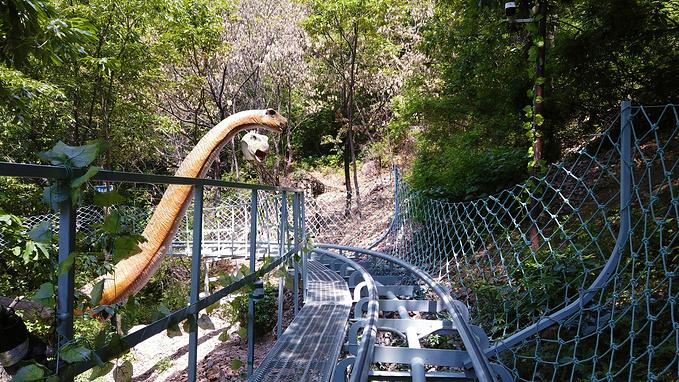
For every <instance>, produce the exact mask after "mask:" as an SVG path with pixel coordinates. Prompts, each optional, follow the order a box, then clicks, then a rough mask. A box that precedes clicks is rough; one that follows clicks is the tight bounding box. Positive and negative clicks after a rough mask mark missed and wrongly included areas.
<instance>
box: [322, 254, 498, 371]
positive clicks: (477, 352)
mask: <svg viewBox="0 0 679 382" xmlns="http://www.w3.org/2000/svg"><path fill="white" fill-rule="evenodd" d="M316 246H317V247H319V248H322V249H326V250H327V249H335V250H340V251H349V252H354V253H362V254H365V255H369V256H373V257H377V258H381V259H383V260H387V261H389V262H392V263H394V264H397V265H399V266H401V267H403V268H405V269H406V270H408V271H409V272H411V273H412V274H414V275H415V276H417V277H418V278H419V279H421V280H422V281H424V282H425V283H426V284H427V285H429V287H430V288H432V290H434V292H436V294H437V295H438V296H439V298H440V299H441V301H443V303H444V304H445V307H446V310H447V311H448V313H450V315H451V316H452V321H453V323H454V324H455V326H456V328H457V330H458V333H459V335H460V337H461V338H462V342H463V343H464V346H465V349H466V350H467V353H468V354H469V358H470V361H471V365H472V367H473V369H474V372H475V373H476V376H477V377H478V379H479V380H480V381H481V382H490V381H496V380H497V379H496V378H495V373H494V372H493V371H492V370H493V368H492V366H491V364H490V362H489V361H488V358H486V354H485V353H484V351H483V350H482V349H481V347H480V346H479V344H478V343H477V342H476V341H475V340H474V334H473V332H472V330H471V329H470V327H469V324H468V323H467V322H466V321H465V319H464V316H463V313H462V312H461V311H460V309H459V308H458V307H457V306H456V305H455V304H454V303H453V299H452V297H450V293H449V292H448V290H447V288H445V287H444V286H443V285H441V284H439V283H437V282H436V281H434V279H432V278H431V276H429V275H428V274H427V273H425V272H423V271H421V270H420V269H418V268H416V267H415V266H413V265H412V264H410V263H407V262H405V261H403V260H401V259H398V258H395V257H393V256H390V255H387V254H385V253H381V252H377V251H373V250H369V249H364V248H356V247H351V246H345V245H335V244H316Z"/></svg>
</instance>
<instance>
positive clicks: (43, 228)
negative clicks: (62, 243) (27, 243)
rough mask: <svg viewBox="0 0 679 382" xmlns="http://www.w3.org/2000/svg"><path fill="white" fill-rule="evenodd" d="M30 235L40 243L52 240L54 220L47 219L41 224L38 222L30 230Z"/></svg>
mask: <svg viewBox="0 0 679 382" xmlns="http://www.w3.org/2000/svg"><path fill="white" fill-rule="evenodd" d="M28 237H30V238H31V240H33V241H37V242H38V243H49V242H50V241H52V222H50V221H49V220H46V221H44V222H42V223H40V224H36V225H34V226H33V228H31V230H30V231H28Z"/></svg>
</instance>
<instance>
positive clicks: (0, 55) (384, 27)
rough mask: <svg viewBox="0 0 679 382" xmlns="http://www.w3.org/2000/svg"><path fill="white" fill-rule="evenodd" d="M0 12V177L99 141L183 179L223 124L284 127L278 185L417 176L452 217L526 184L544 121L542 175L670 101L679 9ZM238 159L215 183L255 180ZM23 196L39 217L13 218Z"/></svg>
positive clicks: (325, 4)
mask: <svg viewBox="0 0 679 382" xmlns="http://www.w3.org/2000/svg"><path fill="white" fill-rule="evenodd" d="M0 4H1V7H0V136H1V137H2V139H0V160H3V161H13V162H37V161H38V156H37V154H38V153H39V152H41V151H44V150H47V149H48V148H49V147H51V146H53V145H54V143H55V142H57V141H58V140H63V141H65V142H67V143H69V144H73V145H77V144H83V143H85V142H88V141H91V140H95V139H99V140H101V141H104V142H106V148H105V150H104V153H103V155H101V156H100V158H99V159H98V161H99V163H98V165H101V166H103V167H105V168H110V169H117V170H128V171H143V172H153V173H172V172H173V169H174V168H175V167H176V165H177V164H178V163H179V161H180V160H181V158H183V156H184V155H185V154H186V152H187V151H188V150H189V149H190V148H191V147H192V146H193V144H195V143H196V142H197V140H198V139H199V138H200V137H201V136H202V134H203V133H204V132H205V131H207V129H209V128H210V127H211V126H213V125H214V124H216V123H217V122H219V121H220V120H222V119H223V118H225V117H226V116H228V115H230V114H232V113H234V112H237V111H240V110H244V109H250V108H264V107H273V108H276V109H278V110H280V111H281V113H283V114H284V115H286V116H288V117H289V120H290V123H289V124H288V126H287V129H286V131H285V132H284V134H282V135H281V136H280V137H279V138H278V140H277V141H276V142H274V145H273V146H274V147H273V149H274V151H275V153H276V155H273V156H271V158H270V161H271V162H270V163H269V166H270V167H271V168H272V169H273V172H274V175H275V179H282V178H284V177H286V176H289V175H290V173H291V172H293V171H294V170H295V169H297V168H304V167H305V166H320V165H325V166H330V167H332V168H336V169H337V171H344V174H345V180H346V186H347V191H348V194H349V196H351V195H352V193H353V195H354V196H356V194H358V191H359V187H360V185H359V184H358V181H357V179H356V178H355V174H356V171H357V169H356V162H357V161H358V162H361V161H368V160H376V161H379V162H380V164H382V165H387V164H389V163H390V162H394V163H397V164H400V165H403V166H405V167H406V168H412V171H411V175H410V181H411V183H412V184H413V185H414V186H415V187H417V188H420V189H436V190H438V191H441V192H442V193H443V194H444V195H445V196H446V197H448V198H451V199H457V200H460V199H466V198H473V197H478V196H480V195H483V194H487V193H492V192H496V191H498V190H499V189H502V188H504V187H506V186H507V185H511V184H513V183H516V182H519V181H521V180H522V179H524V178H525V177H526V176H527V175H528V174H529V171H528V169H527V166H526V165H527V164H528V162H529V161H530V154H529V148H530V147H531V145H532V140H533V139H535V137H536V133H535V131H534V130H535V128H536V126H535V125H533V122H532V121H534V120H536V118H537V117H534V116H533V105H534V104H535V103H536V102H540V103H542V104H543V106H544V108H543V111H542V114H541V115H540V116H539V119H540V123H539V125H537V129H538V131H539V135H541V136H542V137H544V144H545V149H544V154H543V159H546V160H547V161H548V162H551V161H556V160H559V159H560V158H561V156H562V153H563V149H564V148H566V147H570V146H572V145H573V144H574V143H576V142H577V141H578V139H581V137H583V136H586V135H587V134H591V133H593V132H594V131H596V130H597V129H599V128H601V127H603V126H605V125H606V123H607V122H608V121H609V119H610V118H611V116H612V115H613V114H614V113H615V110H616V109H617V108H618V105H619V102H620V100H622V99H625V98H631V99H632V100H633V101H634V102H638V103H643V104H655V103H667V102H676V101H677V96H678V94H677V93H678V92H677V89H678V88H679V5H678V4H677V2H675V1H669V0H668V1H660V0H604V1H601V0H569V1H544V7H545V8H544V18H538V17H534V16H535V12H536V11H535V9H534V8H532V7H533V4H532V2H529V1H520V2H518V4H519V8H520V10H521V12H523V13H524V14H525V16H526V17H531V16H533V17H534V18H535V19H536V21H535V22H532V23H524V24H519V23H508V22H507V19H506V18H505V16H504V9H503V5H504V2H502V1H493V0H482V1H478V0H440V1H417V2H412V1H403V0H338V1H320V0H297V1H296V0H279V1H265V0H240V1H230V0H220V1H207V0H191V1H189V0H173V1H139V0H120V1H115V2H114V1H108V0H93V1H87V2H82V1H70V2H63V1H57V0H31V1H28V0H6V1H2V2H0ZM540 20H542V21H543V22H544V23H545V36H544V38H542V37H541V36H540V33H538V24H539V22H540ZM542 46H544V47H545V48H546V59H545V62H544V66H545V74H544V77H542V76H536V74H535V73H536V72H535V68H536V60H537V58H536V48H537V47H542ZM536 84H539V85H542V86H544V88H545V90H544V96H541V97H539V99H536V97H535V94H534V92H533V89H534V87H535V86H536ZM235 148H236V145H233V146H230V147H229V146H227V150H225V151H224V152H223V153H222V155H221V157H220V160H218V161H217V162H216V164H215V165H214V167H213V169H212V171H211V173H210V174H209V175H210V176H214V177H217V178H228V179H239V180H248V179H250V178H252V177H254V172H253V170H252V168H250V165H249V164H247V163H245V161H243V160H242V158H240V157H239V154H238V152H237V150H236V149H235ZM352 174H353V175H354V176H353V177H352V176H351V175H352ZM352 188H353V189H352ZM0 190H1V191H2V192H1V193H0V195H1V196H0V206H2V207H3V208H5V209H11V208H14V209H15V210H18V211H21V210H23V211H24V212H30V211H31V209H32V207H31V205H35V204H37V200H38V199H39V189H38V187H32V186H31V185H25V184H18V183H16V182H15V181H13V180H9V179H2V180H0ZM10 195H12V197H11V198H10ZM16 195H23V196H24V200H26V199H28V200H34V201H36V203H34V204H31V203H28V204H25V203H22V205H21V206H17V205H16V204H17V202H16V198H15V197H14V196H16ZM359 200H360V199H359Z"/></svg>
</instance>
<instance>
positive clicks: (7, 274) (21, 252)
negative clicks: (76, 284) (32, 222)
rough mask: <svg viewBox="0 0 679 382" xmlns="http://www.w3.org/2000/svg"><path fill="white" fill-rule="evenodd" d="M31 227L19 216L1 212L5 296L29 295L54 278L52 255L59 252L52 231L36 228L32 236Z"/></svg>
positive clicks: (1, 289) (1, 291)
mask: <svg viewBox="0 0 679 382" xmlns="http://www.w3.org/2000/svg"><path fill="white" fill-rule="evenodd" d="M30 228H31V227H26V226H25V225H24V224H23V222H22V220H21V219H20V218H19V217H17V216H14V215H10V214H6V213H4V212H2V211H0V236H1V237H2V240H3V241H4V243H5V244H4V245H3V246H2V247H0V267H1V268H2V269H3V272H1V273H0V295H2V296H21V295H28V294H31V293H32V292H33V291H35V290H38V289H39V288H41V284H43V283H45V282H46V281H48V280H51V279H50V274H51V268H52V266H53V265H54V264H53V260H52V259H53V257H52V254H54V253H55V252H56V251H55V248H54V246H53V243H51V233H48V232H49V231H47V230H43V229H40V230H35V229H34V230H32V231H31V232H32V233H33V234H34V238H31V237H30V236H29V233H27V231H29V230H30ZM43 285H44V284H43ZM50 285H51V284H50ZM45 288H46V287H45Z"/></svg>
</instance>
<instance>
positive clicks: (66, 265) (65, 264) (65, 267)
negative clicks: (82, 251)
mask: <svg viewBox="0 0 679 382" xmlns="http://www.w3.org/2000/svg"><path fill="white" fill-rule="evenodd" d="M75 257H76V252H71V253H70V254H69V255H68V257H66V259H64V261H62V262H60V263H59V269H58V274H62V273H66V272H68V271H69V270H70V269H71V266H73V262H74V261H75Z"/></svg>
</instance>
